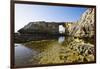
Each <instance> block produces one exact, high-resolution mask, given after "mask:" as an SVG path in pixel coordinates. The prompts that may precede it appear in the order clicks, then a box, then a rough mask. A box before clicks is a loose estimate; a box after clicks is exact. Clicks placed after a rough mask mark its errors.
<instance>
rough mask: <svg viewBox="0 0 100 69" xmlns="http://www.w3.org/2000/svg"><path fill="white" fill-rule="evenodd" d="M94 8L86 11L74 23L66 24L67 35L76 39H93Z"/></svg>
mask: <svg viewBox="0 0 100 69" xmlns="http://www.w3.org/2000/svg"><path fill="white" fill-rule="evenodd" d="M94 12H95V10H94V8H89V9H87V10H86V11H85V12H84V13H83V14H82V16H81V18H80V20H78V21H77V22H76V23H73V22H72V23H68V22H67V23H66V29H67V30H68V32H69V33H68V34H69V35H71V36H76V37H93V35H94V24H95V23H94V22H95V21H94V20H95V19H94V16H95V13H94Z"/></svg>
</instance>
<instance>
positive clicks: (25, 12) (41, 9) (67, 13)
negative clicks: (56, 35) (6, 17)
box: [15, 4, 87, 32]
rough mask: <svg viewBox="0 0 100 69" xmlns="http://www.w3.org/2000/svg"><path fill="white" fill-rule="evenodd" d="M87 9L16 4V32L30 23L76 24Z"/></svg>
mask: <svg viewBox="0 0 100 69" xmlns="http://www.w3.org/2000/svg"><path fill="white" fill-rule="evenodd" d="M86 9H87V8H82V7H64V6H50V5H32V4H31V5H29V4H15V32H17V31H18V30H19V29H20V28H22V27H24V26H25V25H27V24H28V23H29V22H34V21H46V22H76V21H77V20H79V19H80V16H81V15H82V13H83V12H84V11H86Z"/></svg>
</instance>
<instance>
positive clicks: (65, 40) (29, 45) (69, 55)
mask: <svg viewBox="0 0 100 69" xmlns="http://www.w3.org/2000/svg"><path fill="white" fill-rule="evenodd" d="M91 61H94V44H92V43H90V41H84V39H80V38H75V37H64V36H61V37H59V38H58V39H50V40H48V39H45V40H44V39H43V40H37V41H30V42H26V43H20V44H18V43H15V66H24V65H35V64H37V65H38V64H54V63H73V62H76V63H78V62H91Z"/></svg>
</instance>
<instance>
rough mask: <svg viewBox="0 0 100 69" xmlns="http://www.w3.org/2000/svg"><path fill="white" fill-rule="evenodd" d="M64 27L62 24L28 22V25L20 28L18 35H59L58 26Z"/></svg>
mask: <svg viewBox="0 0 100 69" xmlns="http://www.w3.org/2000/svg"><path fill="white" fill-rule="evenodd" d="M60 24H61V25H64V22H61V23H57V22H44V21H40V22H30V23H29V24H28V25H26V26H24V27H23V28H21V29H20V30H19V31H18V32H20V33H28V34H34V33H41V34H59V25H60Z"/></svg>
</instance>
